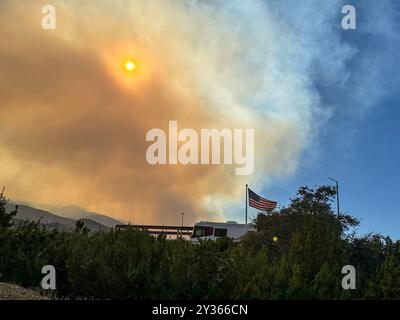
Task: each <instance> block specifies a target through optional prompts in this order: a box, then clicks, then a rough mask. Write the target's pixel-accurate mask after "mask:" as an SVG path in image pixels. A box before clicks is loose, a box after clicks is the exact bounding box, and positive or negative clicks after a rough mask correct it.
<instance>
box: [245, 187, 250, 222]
mask: <svg viewBox="0 0 400 320" xmlns="http://www.w3.org/2000/svg"><path fill="white" fill-rule="evenodd" d="M248 189H249V186H248V185H247V183H246V216H245V217H246V218H245V222H246V227H247V203H248V200H247V196H248V194H249V192H248Z"/></svg>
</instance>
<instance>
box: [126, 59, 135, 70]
mask: <svg viewBox="0 0 400 320" xmlns="http://www.w3.org/2000/svg"><path fill="white" fill-rule="evenodd" d="M135 68H136V65H135V64H134V63H133V62H132V61H127V62H125V69H126V70H128V71H133V70H135Z"/></svg>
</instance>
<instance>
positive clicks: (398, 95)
mask: <svg viewBox="0 0 400 320" xmlns="http://www.w3.org/2000/svg"><path fill="white" fill-rule="evenodd" d="M354 5H355V7H356V10H357V29H356V30H347V31H345V30H341V29H340V28H337V31H336V33H337V35H338V36H339V37H340V38H341V41H342V42H344V43H346V44H348V45H350V46H351V47H352V48H353V49H354V50H355V52H356V53H355V54H354V55H353V56H352V57H351V58H350V59H348V60H347V61H346V66H345V69H344V70H345V75H346V77H347V79H346V81H345V82H344V83H340V81H336V82H335V81H324V76H326V75H324V71H317V72H316V74H315V75H314V77H313V86H314V88H315V89H316V90H317V91H318V94H319V97H320V99H321V103H322V104H323V105H329V106H331V107H332V110H333V112H332V114H331V116H330V118H329V120H328V121H327V122H325V123H324V125H323V128H320V130H319V135H318V138H317V140H316V142H315V143H314V144H313V145H312V146H311V147H309V148H308V149H307V150H306V151H305V152H304V153H303V155H302V158H301V161H300V165H299V166H298V168H297V170H296V172H295V174H294V175H293V176H291V177H289V178H287V179H283V180H280V181H279V182H278V183H275V184H274V185H273V186H268V187H265V188H264V189H263V190H262V192H263V193H264V194H265V195H266V196H268V197H269V198H272V199H278V200H279V201H280V202H281V203H282V204H287V203H288V199H287V198H288V194H292V195H293V192H294V190H296V189H297V187H298V186H300V185H309V186H316V185H321V184H329V183H330V180H329V179H328V178H327V177H328V176H331V177H334V178H337V179H338V180H339V181H340V196H341V199H340V203H341V211H344V212H347V213H349V214H352V215H354V216H356V217H357V218H359V219H360V220H361V226H360V227H359V229H358V231H359V232H360V233H366V232H371V231H374V232H380V233H382V234H384V235H390V236H392V237H394V238H396V239H400V210H399V206H398V199H399V194H400V187H399V183H400V171H399V164H400V143H399V137H400V128H399V127H400V126H399V121H400V90H399V72H400V67H399V61H398V55H399V52H400V51H399V49H400V46H399V45H400V41H399V36H400V19H399V14H400V6H399V4H395V2H394V1H388V0H385V1H382V2H380V3H378V2H374V1H356V2H355V3H354ZM326 78H328V77H325V79H326ZM329 79H331V80H332V77H330V78H329Z"/></svg>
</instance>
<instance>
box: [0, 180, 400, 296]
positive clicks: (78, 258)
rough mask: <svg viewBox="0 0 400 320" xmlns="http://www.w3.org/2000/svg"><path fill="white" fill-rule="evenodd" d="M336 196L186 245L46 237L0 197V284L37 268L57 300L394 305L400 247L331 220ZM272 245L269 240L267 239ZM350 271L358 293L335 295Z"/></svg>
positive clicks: (34, 283) (306, 196)
mask: <svg viewBox="0 0 400 320" xmlns="http://www.w3.org/2000/svg"><path fill="white" fill-rule="evenodd" d="M334 195H335V190H334V189H333V188H331V187H327V186H322V187H319V188H316V189H310V188H307V187H302V188H300V189H299V191H298V194H297V196H296V197H295V198H294V199H292V200H291V203H290V205H289V206H288V207H286V208H283V209H281V210H279V211H276V212H273V213H272V214H268V215H265V214H259V215H258V217H257V218H256V219H255V224H256V227H257V229H258V231H259V232H254V233H248V234H247V235H246V236H245V237H243V239H242V241H241V242H240V243H233V242H232V241H231V240H229V239H226V238H221V239H219V240H218V241H216V242H211V241H207V242H202V243H201V244H199V245H192V244H190V243H189V242H188V241H184V240H176V241H169V240H166V239H165V238H163V237H158V238H154V237H152V236H149V235H148V234H146V233H145V232H141V231H135V230H129V229H128V230H124V231H115V230H111V231H109V232H98V233H90V232H88V231H87V230H84V229H83V228H82V226H81V225H80V224H79V223H78V224H77V228H76V230H75V232H61V231H57V230H47V229H46V228H45V227H44V226H43V225H40V224H39V223H28V222H22V223H21V222H15V220H14V219H13V218H14V216H15V213H16V212H15V211H14V212H11V213H7V212H6V210H5V205H6V203H7V200H6V198H5V197H4V195H3V194H1V196H0V274H1V276H0V281H8V282H13V283H17V284H20V285H23V286H26V287H38V285H39V283H40V280H41V278H42V276H43V275H42V274H41V268H42V267H43V266H44V265H48V264H50V265H53V266H54V267H55V268H56V271H57V278H56V279H57V290H56V295H57V296H58V297H59V298H63V297H68V298H98V299H399V298H400V259H399V252H400V250H399V249H400V242H399V241H397V242H394V241H392V240H391V239H390V238H389V237H383V236H381V235H379V234H368V235H363V236H359V235H357V234H356V233H355V231H354V228H355V227H357V226H358V224H359V222H358V220H357V219H355V218H354V217H352V216H350V215H347V214H341V215H337V214H335V213H334V211H333V210H332V207H331V202H332V198H333V197H334ZM274 240H276V241H274ZM344 265H353V266H354V267H355V268H356V272H357V273H356V274H357V282H356V285H357V289H356V290H344V289H343V288H342V286H341V280H342V277H343V276H344V275H343V274H341V269H342V267H343V266H344Z"/></svg>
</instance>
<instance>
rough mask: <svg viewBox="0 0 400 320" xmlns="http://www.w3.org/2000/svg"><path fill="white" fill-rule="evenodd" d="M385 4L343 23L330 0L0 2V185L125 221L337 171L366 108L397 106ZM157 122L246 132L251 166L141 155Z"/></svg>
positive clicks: (226, 209) (224, 215) (393, 13)
mask: <svg viewBox="0 0 400 320" xmlns="http://www.w3.org/2000/svg"><path fill="white" fill-rule="evenodd" d="M383 2H384V3H381V4H376V3H375V2H374V1H363V3H362V6H361V4H360V7H357V17H358V20H357V22H358V25H357V28H358V29H357V30H347V31H344V30H342V29H341V25H340V21H341V17H342V15H341V8H342V6H343V5H344V3H343V2H342V1H333V0H332V1H323V2H322V1H316V0H315V1H314V0H309V1H289V0H288V1H279V2H277V1H261V0H257V1H256V0H249V1H193V0H192V1H183V0H182V1H169V0H158V1H156V0H150V1H144V0H143V1H141V0H136V1H133V0H132V1H122V0H120V1H105V0H104V1H103V0H98V1H95V2H94V1H81V0H80V1H74V0H69V1H29V0H26V1H0V10H1V19H0V39H1V42H0V120H1V123H0V183H1V184H3V185H5V186H6V188H7V195H8V196H9V197H12V198H13V199H18V200H25V201H32V202H38V203H55V204H77V205H80V206H82V207H85V208H86V209H89V210H92V211H97V212H102V213H106V214H108V215H110V216H113V217H115V218H120V219H124V220H130V221H132V222H135V223H160V224H173V223H177V222H178V221H180V215H179V212H181V211H184V212H185V213H186V215H185V219H186V222H188V223H189V222H194V221H196V220H199V219H208V220H224V219H228V218H229V219H232V218H237V219H238V220H239V219H242V212H243V203H244V184H245V183H249V184H250V186H251V187H252V188H253V189H255V190H256V191H259V192H261V193H263V194H264V195H265V196H266V197H269V198H272V199H273V200H278V201H279V202H281V203H283V204H285V203H286V202H287V199H288V198H289V197H290V196H292V195H293V194H294V192H295V190H296V188H297V187H298V186H299V185H302V184H306V183H315V184H323V183H328V182H329V181H326V177H327V176H328V175H335V174H336V175H345V173H344V172H343V170H341V168H343V166H348V165H349V164H350V163H351V161H350V160H349V157H350V158H351V153H352V150H355V148H356V147H357V146H360V145H362V143H366V140H362V139H361V140H362V141H361V140H360V141H358V140H357V139H359V137H360V132H359V131H360V130H361V129H362V128H364V127H365V126H366V125H371V122H372V124H374V123H375V122H374V121H367V119H368V116H369V115H371V114H377V110H382V109H383V108H385V106H383V105H381V104H382V103H383V101H385V99H390V98H391V99H392V101H396V99H395V98H396V96H395V95H394V94H395V92H396V90H395V89H396V85H397V84H398V73H396V72H395V71H396V70H397V69H398V66H397V65H396V67H393V64H394V63H395V61H396V60H395V57H396V55H395V52H396V50H397V49H398V46H399V43H398V37H399V33H398V31H399V28H398V27H399V26H398V22H397V21H398V14H399V10H398V9H399V8H398V6H397V5H396V6H395V5H394V1H389V0H387V1H383ZM44 4H53V5H54V6H55V8H56V14H57V25H56V29H55V30H43V29H42V27H41V19H42V14H41V8H42V6H43V5H44ZM396 19H397V20H396ZM383 46H384V47H385V48H383ZM127 60H132V61H134V62H135V64H136V67H137V68H136V69H135V71H134V72H132V73H129V72H127V71H126V70H124V69H123V67H122V66H123V64H124V62H126V61H127ZM388 78H389V79H390V81H388ZM396 103H397V102H396ZM395 109H396V108H395ZM397 109H398V108H397ZM170 120H177V121H178V127H179V129H184V128H193V129H196V130H200V128H219V129H222V128H229V129H234V128H243V129H244V128H252V129H254V130H255V169H254V171H253V174H251V175H250V176H237V175H235V167H236V166H235V165H201V166H200V165H199V166H194V165H188V166H183V165H165V166H151V165H149V164H148V163H147V162H146V158H145V155H146V149H147V147H148V146H149V143H148V142H146V139H145V138H146V133H147V132H148V130H150V129H152V128H162V129H164V130H165V131H167V129H168V121H170ZM358 128H360V130H359V129H358ZM332 136H334V137H335V139H332ZM360 143H361V144H360ZM328 145H329V146H331V145H333V146H334V147H332V148H330V147H329V148H327V146H328ZM396 147H397V146H396ZM335 148H336V149H335ZM328 149H335V150H337V151H338V152H337V153H336V155H335V156H337V157H338V163H339V164H338V166H336V165H335V164H333V163H332V161H325V160H326V159H329V160H330V159H332V156H333V155H331V153H330V151H328ZM338 153H339V155H338ZM352 159H353V158H352ZM325 162H326V166H325V165H324V163H325ZM390 163H392V162H390ZM351 166H354V167H356V166H357V165H356V164H351ZM346 168H347V167H346ZM368 170H369V169H368V168H366V171H368ZM350 171H351V170H350ZM365 174H368V172H365ZM350 175H351V172H350V173H346V175H345V177H346V178H345V177H343V179H347V180H348V181H349V182H348V183H350V181H353V180H354V179H351V178H350ZM316 176H318V178H317V179H316V178H315V177H316ZM360 176H361V175H360ZM336 177H337V176H336ZM337 178H342V177H340V176H339V177H337ZM360 179H361V177H360ZM354 192H355V193H357V192H358V194H352V195H348V198H352V197H353V198H354V197H355V196H357V197H358V196H360V194H362V190H355V191H353V193H354ZM343 201H344V204H346V201H345V200H343ZM378 201H379V200H378ZM348 206H349V207H347V208H345V209H346V210H347V211H349V212H350V213H352V214H354V215H356V216H359V217H362V218H363V217H368V212H365V211H364V207H361V208H357V206H355V207H354V206H353V207H352V206H351V205H350V201H349V202H348ZM353 208H357V209H360V210H358V211H357V212H351V209H353ZM365 208H367V207H365ZM393 213H394V212H392V214H393ZM371 214H372V213H371ZM397 219H398V217H397ZM366 220H367V218H366ZM381 220H385V218H382V219H381ZM381 227H382V228H381ZM375 229H377V230H379V231H380V229H383V230H384V231H388V232H392V231H391V230H389V229H385V225H384V224H382V225H379V224H378V225H376V228H375Z"/></svg>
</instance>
